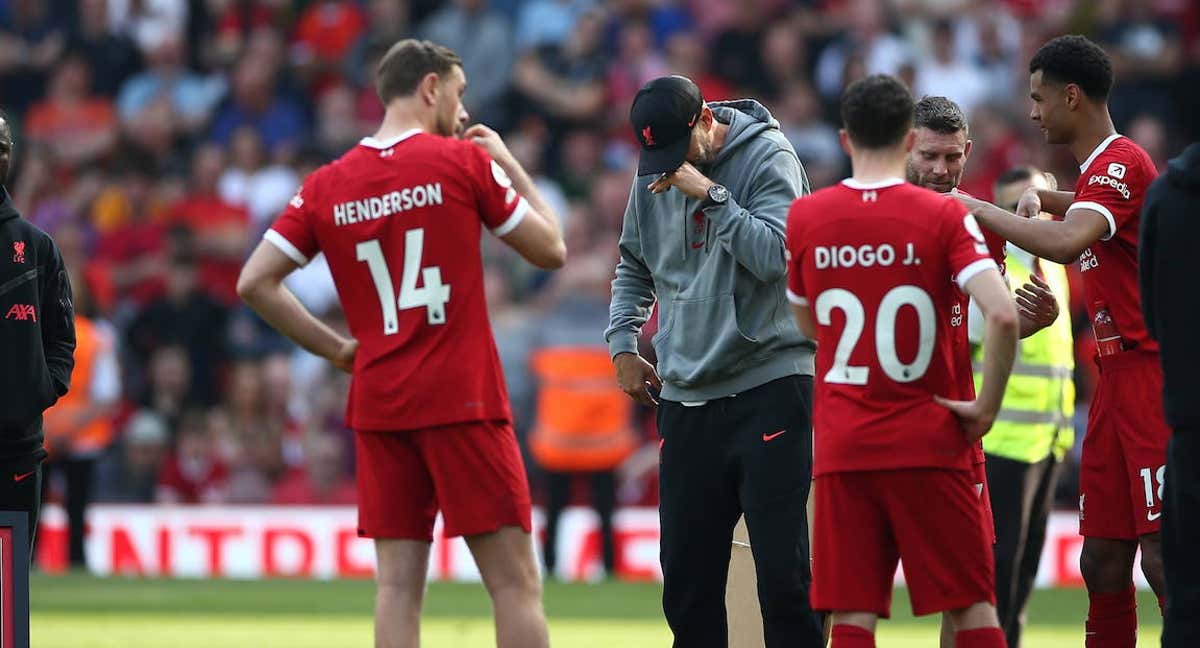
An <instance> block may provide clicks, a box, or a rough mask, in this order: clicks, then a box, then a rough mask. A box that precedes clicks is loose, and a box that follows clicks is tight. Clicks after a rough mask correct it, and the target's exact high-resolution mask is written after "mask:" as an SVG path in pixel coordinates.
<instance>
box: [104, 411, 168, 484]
mask: <svg viewBox="0 0 1200 648" xmlns="http://www.w3.org/2000/svg"><path fill="white" fill-rule="evenodd" d="M170 446H171V439H170V434H169V431H168V429H167V422H166V421H164V420H163V418H162V417H161V416H158V415H157V414H155V413H153V412H150V411H147V410H142V411H139V412H137V413H136V414H134V415H133V416H132V417H131V418H130V419H129V421H128V422H127V423H126V424H125V427H124V429H123V430H122V432H121V436H120V440H119V441H118V442H117V444H116V445H115V446H113V448H112V450H111V451H110V452H109V453H108V454H107V455H106V456H105V457H104V458H103V459H102V460H101V461H100V463H99V465H98V466H97V467H96V501H97V502H129V503H144V502H152V501H154V491H155V488H156V486H157V484H158V475H159V473H160V472H161V471H162V467H163V464H164V463H165V461H166V457H167V453H168V448H170Z"/></svg>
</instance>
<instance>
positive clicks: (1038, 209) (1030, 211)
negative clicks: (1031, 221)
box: [1017, 187, 1042, 218]
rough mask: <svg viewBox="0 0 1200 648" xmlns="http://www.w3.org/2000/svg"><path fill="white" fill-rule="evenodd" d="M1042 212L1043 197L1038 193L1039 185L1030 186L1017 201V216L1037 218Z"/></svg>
mask: <svg viewBox="0 0 1200 648" xmlns="http://www.w3.org/2000/svg"><path fill="white" fill-rule="evenodd" d="M1040 213H1042V198H1041V196H1039V195H1038V192H1037V187H1030V188H1028V189H1026V190H1025V193H1023V194H1021V199H1020V200H1019V201H1017V216H1020V217H1022V218H1037V217H1038V214H1040Z"/></svg>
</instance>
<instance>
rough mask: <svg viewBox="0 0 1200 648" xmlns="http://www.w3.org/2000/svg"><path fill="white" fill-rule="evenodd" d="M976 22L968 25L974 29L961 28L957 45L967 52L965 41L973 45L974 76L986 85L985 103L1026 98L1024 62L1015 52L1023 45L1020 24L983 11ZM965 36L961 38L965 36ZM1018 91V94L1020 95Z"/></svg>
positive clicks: (1001, 13)
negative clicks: (1006, 35) (1018, 58)
mask: <svg viewBox="0 0 1200 648" xmlns="http://www.w3.org/2000/svg"><path fill="white" fill-rule="evenodd" d="M980 14H981V15H979V16H978V18H977V19H976V20H975V21H968V22H966V24H967V25H970V26H972V27H974V29H959V30H958V33H959V34H960V36H959V38H958V40H957V41H956V44H955V46H956V47H957V48H958V50H959V52H963V51H964V50H965V47H964V42H965V43H967V44H974V45H975V46H976V51H975V53H974V55H973V62H974V67H975V74H976V75H977V77H978V79H979V83H980V85H982V86H983V98H984V101H988V102H992V103H1003V102H1005V101H1012V98H1013V97H1014V96H1022V97H1023V96H1024V95H1025V92H1024V85H1025V84H1026V83H1027V80H1026V78H1025V75H1026V70H1025V67H1024V64H1025V61H1018V60H1017V56H1016V50H1017V48H1018V47H1019V46H1020V42H1019V41H1020V37H1019V36H1016V35H1015V34H1014V32H1015V33H1016V34H1019V33H1020V29H1021V27H1020V25H1019V24H1016V23H1015V22H1014V21H1013V20H1012V18H1011V17H1010V16H1008V15H1007V14H1004V13H1003V12H1000V11H991V12H980ZM964 32H965V33H966V36H965V37H964V36H962V34H963V33H964ZM1004 34H1010V35H1014V38H1012V39H1009V40H1014V41H1016V42H1012V43H1009V42H1008V41H1006V39H1005V37H1004ZM1018 91H1019V94H1017V93H1018Z"/></svg>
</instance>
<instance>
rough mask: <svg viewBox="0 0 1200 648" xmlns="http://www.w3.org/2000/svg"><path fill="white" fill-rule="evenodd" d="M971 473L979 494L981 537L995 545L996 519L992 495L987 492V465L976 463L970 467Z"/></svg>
mask: <svg viewBox="0 0 1200 648" xmlns="http://www.w3.org/2000/svg"><path fill="white" fill-rule="evenodd" d="M971 472H972V475H973V476H972V479H974V480H975V490H976V491H977V492H978V493H979V506H981V507H982V508H983V535H984V537H987V538H991V539H992V544H996V517H995V516H994V515H993V514H992V494H991V492H989V491H988V481H987V464H986V463H984V462H982V461H981V462H978V463H976V464H974V465H973V466H971Z"/></svg>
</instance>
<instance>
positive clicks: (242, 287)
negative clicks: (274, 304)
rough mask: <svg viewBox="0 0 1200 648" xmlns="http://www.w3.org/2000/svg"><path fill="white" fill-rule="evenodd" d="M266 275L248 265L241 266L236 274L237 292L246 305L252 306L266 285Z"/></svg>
mask: <svg viewBox="0 0 1200 648" xmlns="http://www.w3.org/2000/svg"><path fill="white" fill-rule="evenodd" d="M266 283H267V282H266V277H264V276H263V275H262V274H261V273H258V272H255V271H254V270H252V269H251V268H249V267H245V268H242V272H241V273H240V274H238V280H237V294H238V297H240V298H241V300H242V301H243V302H245V303H246V304H247V305H250V306H253V305H254V303H255V302H256V301H257V300H258V298H259V295H261V294H262V291H263V288H264V287H265V286H266Z"/></svg>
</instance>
